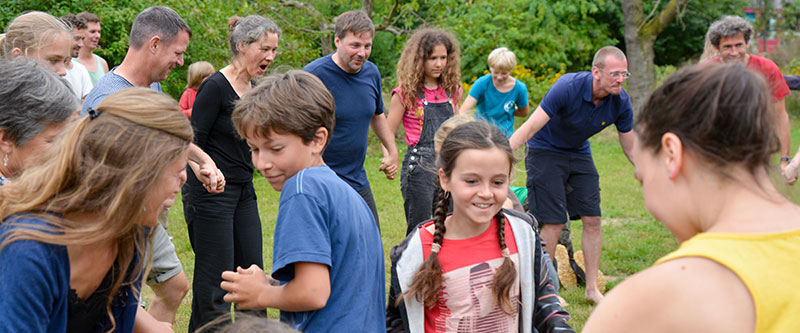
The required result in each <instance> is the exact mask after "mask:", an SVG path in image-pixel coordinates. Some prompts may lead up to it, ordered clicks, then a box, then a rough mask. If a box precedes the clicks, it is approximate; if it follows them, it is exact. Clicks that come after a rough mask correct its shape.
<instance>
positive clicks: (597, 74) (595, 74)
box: [592, 66, 600, 80]
mask: <svg viewBox="0 0 800 333" xmlns="http://www.w3.org/2000/svg"><path fill="white" fill-rule="evenodd" d="M592 78H594V79H595V80H599V79H600V67H597V66H592Z"/></svg>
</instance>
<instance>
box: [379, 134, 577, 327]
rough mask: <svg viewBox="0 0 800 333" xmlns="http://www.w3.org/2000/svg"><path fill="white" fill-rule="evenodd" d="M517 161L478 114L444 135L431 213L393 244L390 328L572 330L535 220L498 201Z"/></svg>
mask: <svg viewBox="0 0 800 333" xmlns="http://www.w3.org/2000/svg"><path fill="white" fill-rule="evenodd" d="M515 162H516V161H515V159H514V156H513V154H512V151H511V148H510V146H509V143H508V140H507V139H506V137H505V135H503V133H502V132H500V131H499V130H498V129H497V128H495V127H494V126H492V125H489V124H488V123H486V122H485V121H476V122H469V123H466V124H463V125H460V126H458V127H456V128H455V129H454V130H453V131H452V132H451V133H450V135H448V136H447V137H446V138H445V139H444V142H443V143H442V147H441V150H440V152H439V156H438V158H437V166H438V167H439V184H440V186H441V189H442V191H440V192H439V196H438V202H437V208H436V211H435V213H434V217H433V219H432V220H430V221H428V222H424V223H422V224H421V225H420V226H419V227H417V228H415V229H414V230H413V231H412V232H411V233H410V234H409V235H408V237H407V238H406V239H405V240H404V241H403V242H402V243H400V244H399V245H397V246H395V247H394V248H393V249H392V251H391V255H390V256H391V259H392V280H391V289H390V293H389V306H388V307H387V314H386V315H387V331H391V332H533V331H534V329H536V330H538V331H539V332H551V331H554V330H558V331H559V332H569V331H572V328H570V327H569V325H568V324H567V323H566V320H567V319H568V317H569V314H567V312H566V311H564V310H563V309H561V307H560V306H559V303H558V299H557V298H556V293H555V290H554V289H553V286H552V285H551V284H549V283H546V282H547V279H548V278H547V270H546V269H545V268H544V261H543V259H542V255H543V252H542V248H541V241H540V240H539V237H538V234H537V232H536V231H535V229H534V228H533V227H532V225H533V221H532V220H531V219H530V217H528V216H527V215H525V214H522V213H519V212H514V211H511V210H505V209H502V205H503V202H504V201H505V200H506V197H507V193H508V184H509V182H510V178H511V167H512V165H514V163H515ZM451 197H452V202H453V203H452V205H453V213H452V215H449V216H448V215H447V211H448V209H449V206H450V198H451Z"/></svg>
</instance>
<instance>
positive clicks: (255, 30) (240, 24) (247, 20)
mask: <svg viewBox="0 0 800 333" xmlns="http://www.w3.org/2000/svg"><path fill="white" fill-rule="evenodd" d="M266 33H272V34H276V35H278V36H279V37H280V35H281V28H279V27H278V25H277V24H275V22H272V20H270V19H268V18H266V17H263V16H261V15H250V16H247V17H242V18H240V17H238V16H234V17H231V18H230V19H228V35H229V36H228V44H230V47H231V54H233V56H234V57H235V56H236V55H238V54H239V49H237V48H236V45H237V44H239V42H244V44H245V45H250V43H253V42H255V41H257V40H259V39H260V38H261V36H264V35H265V34H266Z"/></svg>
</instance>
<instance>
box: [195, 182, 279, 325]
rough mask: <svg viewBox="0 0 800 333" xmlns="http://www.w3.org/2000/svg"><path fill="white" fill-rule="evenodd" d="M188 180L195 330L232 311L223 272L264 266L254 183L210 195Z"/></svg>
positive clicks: (231, 186) (230, 185) (227, 187)
mask: <svg viewBox="0 0 800 333" xmlns="http://www.w3.org/2000/svg"><path fill="white" fill-rule="evenodd" d="M190 178H192V179H190V180H189V181H187V183H186V185H184V187H183V189H182V191H183V213H184V216H185V218H186V224H187V227H188V231H189V241H190V242H191V244H192V249H193V250H194V254H195V262H194V279H193V281H192V316H191V318H190V320H189V331H190V332H193V331H194V330H196V329H198V328H199V327H200V326H202V325H203V324H205V323H207V322H209V321H211V320H213V319H215V318H217V317H218V316H219V315H221V314H223V313H228V312H230V306H231V304H230V303H225V301H223V299H222V297H223V296H225V291H224V290H222V288H220V286H219V285H220V282H222V277H221V275H222V272H223V271H226V270H235V269H236V267H237V266H240V267H242V268H247V267H250V265H252V264H255V265H258V266H259V267H261V268H263V266H264V265H263V253H262V252H261V248H262V239H261V219H260V218H259V216H258V205H257V203H256V193H255V189H254V188H253V183H252V182H246V183H227V185H226V186H225V192H223V193H218V194H212V193H208V192H207V191H206V190H205V189H204V188H203V187H202V186H201V185H200V183H199V182H198V181H197V179H195V178H194V177H193V176H190ZM261 312H264V311H261ZM263 315H264V316H266V313H265V312H264V313H263Z"/></svg>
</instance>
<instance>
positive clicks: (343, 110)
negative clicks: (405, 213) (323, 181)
mask: <svg viewBox="0 0 800 333" xmlns="http://www.w3.org/2000/svg"><path fill="white" fill-rule="evenodd" d="M335 26H336V27H335V30H336V33H335V39H334V43H335V44H336V52H334V53H332V54H329V55H326V56H324V57H322V58H319V59H317V60H314V61H313V62H311V63H310V64H308V65H306V66H305V67H304V68H303V70H304V71H306V72H309V73H311V74H314V75H316V76H317V77H319V79H320V80H321V81H322V83H324V84H325V87H326V88H328V90H329V91H330V92H331V95H333V98H334V100H335V102H336V125H335V126H334V130H333V136H332V137H331V142H330V143H329V144H328V147H327V148H325V152H324V153H323V155H322V158H323V160H325V164H327V165H328V166H329V167H330V168H331V169H332V170H333V171H334V172H336V174H337V175H338V176H339V177H340V178H342V179H343V180H344V181H345V182H346V183H347V184H348V185H350V186H351V187H353V189H355V190H356V192H358V194H360V195H361V197H362V198H364V201H366V202H367V205H368V206H369V208H370V210H372V214H373V215H374V216H375V222H376V223H378V228H379V229H380V221H379V220H378V209H377V207H376V206H375V199H374V198H373V196H372V190H371V189H370V187H369V180H367V172H366V171H365V170H364V160H365V158H366V156H367V135H368V134H369V128H370V127H372V130H373V131H374V132H375V135H377V136H378V138H379V139H380V140H381V143H383V146H384V147H386V148H387V150H388V152H385V153H384V156H383V159H382V160H381V167H380V169H379V170H380V171H383V172H384V173H386V178H389V179H394V176H395V175H396V174H397V165H398V156H397V155H398V154H397V146H396V145H395V142H394V133H392V132H391V130H389V124H388V123H387V122H386V116H384V114H383V100H382V99H381V74H380V72H378V67H377V66H375V64H373V63H372V62H370V61H368V60H367V58H369V54H370V52H371V51H372V37H373V36H374V35H375V26H374V25H373V24H372V20H371V19H370V18H369V16H367V14H366V13H364V12H362V11H358V10H354V11H349V12H345V13H342V14H341V15H339V16H338V17H337V18H336V22H335Z"/></svg>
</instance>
